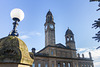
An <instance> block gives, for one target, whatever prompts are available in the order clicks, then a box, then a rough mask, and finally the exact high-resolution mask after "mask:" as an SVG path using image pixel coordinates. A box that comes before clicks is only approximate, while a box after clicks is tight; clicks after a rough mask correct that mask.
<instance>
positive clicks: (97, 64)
mask: <svg viewBox="0 0 100 67" xmlns="http://www.w3.org/2000/svg"><path fill="white" fill-rule="evenodd" d="M78 52H79V53H80V54H84V55H85V57H86V58H87V57H88V58H89V52H91V54H92V58H93V60H94V67H100V49H98V50H96V49H95V48H91V49H89V48H78Z"/></svg>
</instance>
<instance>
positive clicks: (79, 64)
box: [30, 11, 94, 67]
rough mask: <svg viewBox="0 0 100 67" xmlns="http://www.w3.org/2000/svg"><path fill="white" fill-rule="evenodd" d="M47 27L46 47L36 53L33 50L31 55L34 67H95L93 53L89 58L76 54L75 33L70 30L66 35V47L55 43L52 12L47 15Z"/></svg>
mask: <svg viewBox="0 0 100 67" xmlns="http://www.w3.org/2000/svg"><path fill="white" fill-rule="evenodd" d="M44 26H45V47H44V48H43V49H42V50H40V51H38V52H37V53H35V48H33V49H32V52H30V55H31V57H32V58H34V63H33V67H94V65H93V60H92V56H91V53H90V52H89V58H85V57H84V54H82V57H80V54H76V51H77V50H76V47H75V41H74V34H73V32H72V31H71V30H70V29H68V30H67V31H66V33H65V41H66V46H64V45H63V44H61V43H58V44H56V43H55V23H54V21H53V16H52V13H51V12H50V11H48V13H47V15H46V23H45V24H44Z"/></svg>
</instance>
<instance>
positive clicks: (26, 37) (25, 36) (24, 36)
mask: <svg viewBox="0 0 100 67" xmlns="http://www.w3.org/2000/svg"><path fill="white" fill-rule="evenodd" d="M19 38H20V39H28V38H30V37H29V36H28V35H22V36H20V37H19Z"/></svg>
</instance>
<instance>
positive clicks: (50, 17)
mask: <svg viewBox="0 0 100 67" xmlns="http://www.w3.org/2000/svg"><path fill="white" fill-rule="evenodd" d="M52 21H53V15H52V13H51V11H50V9H49V11H48V12H47V15H46V22H52Z"/></svg>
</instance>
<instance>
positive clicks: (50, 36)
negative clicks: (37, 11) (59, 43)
mask: <svg viewBox="0 0 100 67" xmlns="http://www.w3.org/2000/svg"><path fill="white" fill-rule="evenodd" d="M44 26H45V46H48V45H55V23H54V21H53V15H52V13H51V11H50V10H49V11H48V13H47V15H46V22H45V24H44Z"/></svg>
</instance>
